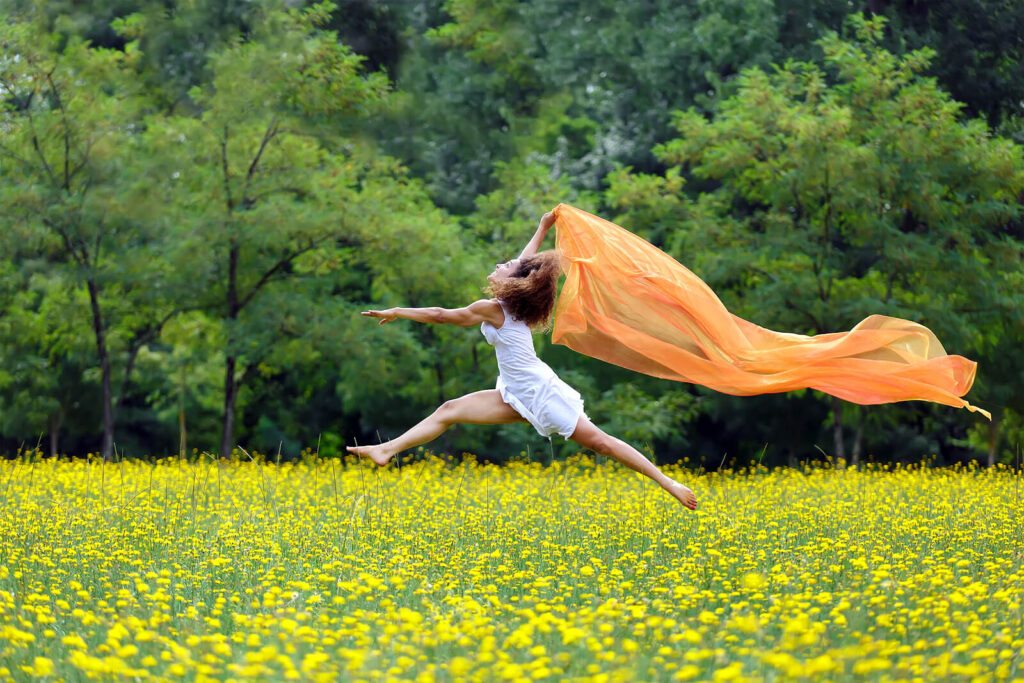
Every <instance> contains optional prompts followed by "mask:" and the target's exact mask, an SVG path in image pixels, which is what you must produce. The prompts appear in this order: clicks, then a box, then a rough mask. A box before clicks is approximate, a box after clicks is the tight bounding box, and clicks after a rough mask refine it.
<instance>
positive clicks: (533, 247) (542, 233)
mask: <svg viewBox="0 0 1024 683" xmlns="http://www.w3.org/2000/svg"><path fill="white" fill-rule="evenodd" d="M554 224H555V214H554V213H552V212H551V211H548V212H547V213H546V214H544V215H543V216H541V217H540V223H539V224H538V225H537V232H535V233H533V237H532V238H530V241H529V242H527V243H526V247H524V248H523V253H521V254H520V255H519V260H520V261H522V260H523V259H524V258H529V257H531V256H534V255H536V254H537V250H538V249H540V245H541V244H542V243H543V242H544V238H545V237H546V236H547V234H548V230H550V229H551V226H552V225H554Z"/></svg>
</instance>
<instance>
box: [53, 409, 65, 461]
mask: <svg viewBox="0 0 1024 683" xmlns="http://www.w3.org/2000/svg"><path fill="white" fill-rule="evenodd" d="M63 423H64V409H63V408H57V410H56V412H53V413H50V457H51V458H56V457H57V454H58V453H60V443H59V439H60V427H61V425H62V424H63Z"/></svg>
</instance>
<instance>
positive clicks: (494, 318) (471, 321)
mask: <svg viewBox="0 0 1024 683" xmlns="http://www.w3.org/2000/svg"><path fill="white" fill-rule="evenodd" d="M363 315H365V316H367V317H370V318H379V319H380V323H379V324H381V325H383V324H384V323H389V322H391V321H392V320H397V319H398V318H402V319H405V320H412V321H414V322H418V323H433V324H435V325H458V326H459V327H469V326H471V325H479V324H480V323H482V322H484V321H487V322H489V323H491V324H492V325H494V326H495V327H501V326H502V325H503V324H504V323H505V313H504V311H502V310H501V304H499V303H498V302H497V301H495V300H494V299H480V300H479V301H474V302H473V303H471V304H470V305H468V306H465V307H463V308H439V307H437V306H432V307H430V308H388V309H384V310H382V311H363Z"/></svg>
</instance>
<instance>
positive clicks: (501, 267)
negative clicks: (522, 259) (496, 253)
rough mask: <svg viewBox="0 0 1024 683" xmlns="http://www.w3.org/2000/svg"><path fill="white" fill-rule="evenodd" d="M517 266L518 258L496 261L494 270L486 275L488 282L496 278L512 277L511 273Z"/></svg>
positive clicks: (496, 279)
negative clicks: (501, 261)
mask: <svg viewBox="0 0 1024 683" xmlns="http://www.w3.org/2000/svg"><path fill="white" fill-rule="evenodd" d="M518 267H519V259H517V258H514V259H512V260H511V261H506V262H505V263H498V264H496V265H495V266H494V272H493V273H491V274H490V275H488V276H487V281H488V282H496V281H498V280H504V279H505V278H509V277H512V273H514V272H516V269H517V268H518Z"/></svg>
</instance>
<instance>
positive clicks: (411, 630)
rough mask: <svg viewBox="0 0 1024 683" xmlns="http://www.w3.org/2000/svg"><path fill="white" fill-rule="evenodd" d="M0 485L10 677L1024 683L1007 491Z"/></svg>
mask: <svg viewBox="0 0 1024 683" xmlns="http://www.w3.org/2000/svg"><path fill="white" fill-rule="evenodd" d="M669 472H670V474H672V475H673V476H675V477H676V478H678V479H680V480H681V481H684V482H686V483H688V484H689V485H690V486H691V487H692V488H693V489H694V490H695V491H696V493H697V495H698V498H699V500H700V504H701V507H700V509H699V510H698V511H697V512H696V513H693V512H689V511H687V510H685V509H683V508H682V507H680V506H679V505H678V504H677V503H675V502H674V500H673V499H672V498H670V497H669V496H668V495H666V494H664V493H663V492H661V491H660V490H659V489H657V488H656V487H655V486H654V485H653V484H651V483H650V482H649V481H647V480H643V479H641V478H639V477H638V476H637V475H635V474H634V473H632V472H629V471H628V470H625V469H623V468H622V467H619V466H618V465H613V464H609V463H605V462H595V461H594V460H593V459H590V458H587V457H583V456H578V457H574V458H571V459H570V460H568V461H565V462H555V463H554V464H552V465H550V466H541V465H539V464H535V463H527V462H519V463H514V464H511V465H508V466H504V467H496V466H491V465H481V464H478V463H476V462H475V461H473V460H467V461H465V462H462V463H458V464H446V463H445V462H443V461H441V460H440V459H437V458H434V457H430V456H429V455H428V456H423V457H420V458H419V459H418V460H417V461H416V462H413V463H407V464H405V465H403V466H401V467H395V466H392V467H390V468H387V469H374V468H373V467H372V466H369V465H367V464H365V463H358V462H356V461H353V460H338V459H329V458H320V457H315V456H313V455H309V454H307V455H306V457H305V458H304V459H303V460H302V461H300V462H296V463H292V464H284V463H282V464H277V465H275V464H274V463H273V462H268V461H265V460H263V459H260V458H257V459H255V460H250V459H247V458H245V457H244V456H243V457H242V458H240V459H239V460H237V461H232V462H219V461H216V460H213V459H211V458H209V457H200V458H199V459H196V460H191V461H190V460H178V459H165V460H160V461H156V462H143V461H125V462H119V463H106V464H104V463H102V462H100V461H97V460H92V461H86V460H63V459H62V460H49V459H44V458H41V457H39V456H38V455H35V456H31V457H22V458H21V459H18V460H7V461H2V462H0V505H2V507H3V510H2V515H0V680H5V681H6V680H18V681H20V680H28V679H31V678H36V679H42V680H59V679H64V680H72V681H74V680H86V679H100V680H115V679H116V680H129V679H135V678H138V679H156V680H174V681H177V680H232V679H233V680H252V679H263V680H266V679H270V680H281V679H300V680H334V679H342V680H359V679H366V680H396V681H397V680H410V681H411V680H416V681H431V680H439V681H460V680H461V681H473V680H487V681H490V680H545V681H560V680H593V681H599V680H603V681H615V680H620V681H635V680H647V681H660V680H666V681H667V680H711V681H726V680H736V681H738V680H756V681H772V680H793V679H799V678H803V677H806V678H808V679H811V680H864V681H882V680H901V679H906V680H910V679H918V680H965V681H967V680H979V681H984V680H999V681H1001V680H1017V681H1021V680H1024V606H1022V603H1024V524H1022V519H1024V513H1022V502H1024V487H1022V485H1021V480H1020V475H1019V473H1015V472H1013V471H1012V470H1010V469H1006V468H1003V469H995V470H984V469H973V468H961V469H928V468H920V467H914V468H906V469H904V468H897V469H895V470H893V471H881V470H879V469H868V470H866V471H863V470H862V471H855V470H844V469H838V468H828V467H826V468H808V469H803V470H777V471H771V472H769V471H766V470H764V469H754V470H751V471H743V472H730V471H726V472H720V473H713V474H702V475H699V476H697V475H693V474H690V473H686V472H684V471H672V470H671V468H670V469H669Z"/></svg>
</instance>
